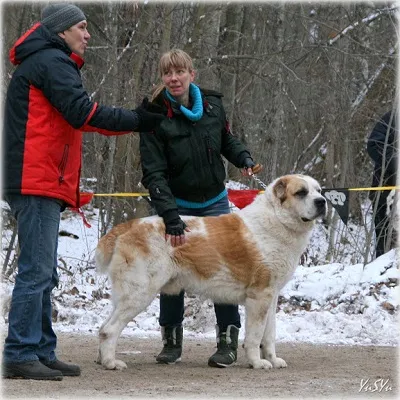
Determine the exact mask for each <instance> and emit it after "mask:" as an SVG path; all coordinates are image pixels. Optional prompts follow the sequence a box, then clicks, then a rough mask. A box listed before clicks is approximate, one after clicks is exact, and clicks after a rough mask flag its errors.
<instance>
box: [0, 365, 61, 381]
mask: <svg viewBox="0 0 400 400" xmlns="http://www.w3.org/2000/svg"><path fill="white" fill-rule="evenodd" d="M2 369H3V371H2V374H3V378H23V379H37V380H47V381H61V380H62V378H63V374H62V372H61V371H58V370H56V369H51V368H48V367H46V366H45V365H43V364H42V363H41V362H40V361H38V360H35V361H28V362H24V363H7V362H3V368H2Z"/></svg>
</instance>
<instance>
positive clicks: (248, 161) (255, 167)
mask: <svg viewBox="0 0 400 400" xmlns="http://www.w3.org/2000/svg"><path fill="white" fill-rule="evenodd" d="M244 168H246V169H247V168H251V170H252V171H253V174H258V173H259V172H261V170H262V168H263V167H262V165H261V164H255V162H254V161H253V159H252V158H251V157H246V158H245V159H244Z"/></svg>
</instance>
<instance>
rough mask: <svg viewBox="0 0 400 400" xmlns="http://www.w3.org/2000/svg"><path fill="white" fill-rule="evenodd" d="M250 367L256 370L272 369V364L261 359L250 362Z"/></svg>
mask: <svg viewBox="0 0 400 400" xmlns="http://www.w3.org/2000/svg"><path fill="white" fill-rule="evenodd" d="M250 367H251V368H254V369H271V368H272V364H271V363H270V362H269V361H268V360H264V359H260V360H257V361H250Z"/></svg>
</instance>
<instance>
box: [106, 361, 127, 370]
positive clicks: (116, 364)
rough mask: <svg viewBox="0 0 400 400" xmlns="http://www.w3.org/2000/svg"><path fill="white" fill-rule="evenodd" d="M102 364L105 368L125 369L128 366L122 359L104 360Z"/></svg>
mask: <svg viewBox="0 0 400 400" xmlns="http://www.w3.org/2000/svg"><path fill="white" fill-rule="evenodd" d="M102 364H103V367H104V368H105V369H116V370H123V369H126V368H128V366H127V365H126V364H125V363H124V362H123V361H121V360H113V361H103V362H102Z"/></svg>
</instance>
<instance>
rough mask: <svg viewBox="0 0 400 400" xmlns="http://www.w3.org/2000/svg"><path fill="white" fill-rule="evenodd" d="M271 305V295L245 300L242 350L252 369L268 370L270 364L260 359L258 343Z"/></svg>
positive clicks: (270, 366)
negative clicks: (244, 331)
mask: <svg viewBox="0 0 400 400" xmlns="http://www.w3.org/2000/svg"><path fill="white" fill-rule="evenodd" d="M271 303H272V294H269V293H268V294H266V295H264V296H262V297H257V298H254V297H253V298H249V297H248V298H247V299H246V301H245V308H246V337H245V339H244V348H245V351H246V356H247V360H248V361H249V364H250V366H251V367H253V368H257V369H259V368H263V369H270V368H272V364H271V363H270V362H269V361H268V360H264V359H261V357H260V343H261V339H262V337H263V334H264V329H265V324H266V321H267V312H268V309H269V307H270V305H271Z"/></svg>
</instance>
